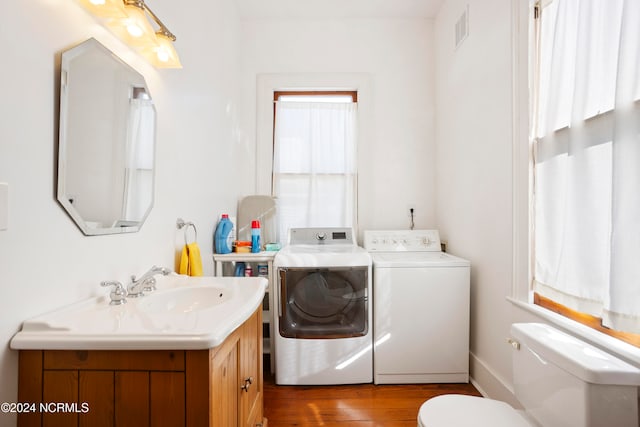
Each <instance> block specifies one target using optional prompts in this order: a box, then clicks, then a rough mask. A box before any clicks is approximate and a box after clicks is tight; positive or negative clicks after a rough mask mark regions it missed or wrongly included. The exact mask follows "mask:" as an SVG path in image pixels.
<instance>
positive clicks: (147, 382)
mask: <svg viewBox="0 0 640 427" xmlns="http://www.w3.org/2000/svg"><path fill="white" fill-rule="evenodd" d="M261 332H262V309H258V310H256V311H255V312H254V314H253V315H252V316H251V317H250V318H249V319H248V320H247V321H246V322H245V323H243V324H242V326H240V327H239V328H238V329H236V330H235V331H234V332H233V333H232V334H231V335H230V336H229V337H227V339H226V340H225V341H224V342H223V343H222V344H221V345H219V346H217V347H215V348H211V349H208V350H183V351H180V350H21V351H20V362H19V380H18V401H19V402H24V403H27V402H29V403H34V404H36V405H37V407H36V411H34V412H33V413H22V414H19V415H18V425H19V426H41V425H47V426H64V427H70V426H81V425H88V426H89V425H90V426H123V425H131V426H142V425H151V426H160V425H164V426H176V427H177V426H219V427H231V426H239V427H240V426H257V425H262V423H263V420H262V397H263V396H262V357H261V356H262V333H261ZM41 402H42V403H44V404H45V405H48V406H50V408H48V409H50V410H51V412H50V413H44V411H42V410H40V403H41ZM59 402H65V403H71V404H72V405H71V407H67V408H62V409H61V410H60V409H59V408H57V407H56V406H53V405H51V404H52V403H55V404H57V403H59ZM73 404H75V405H73ZM43 409H44V408H43Z"/></svg>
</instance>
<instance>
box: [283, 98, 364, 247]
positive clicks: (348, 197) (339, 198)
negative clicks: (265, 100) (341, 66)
mask: <svg viewBox="0 0 640 427" xmlns="http://www.w3.org/2000/svg"><path fill="white" fill-rule="evenodd" d="M274 102H275V107H274V108H275V110H274V136H273V141H274V147H273V176H272V183H273V186H272V194H273V196H274V197H276V198H277V199H278V222H279V224H278V233H279V236H280V240H286V236H287V234H288V230H289V228H291V227H322V226H327V227H329V226H330V227H354V228H355V227H356V213H357V203H356V189H357V170H356V169H357V168H356V134H357V93H356V92H275V93H274Z"/></svg>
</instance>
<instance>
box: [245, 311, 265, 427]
mask: <svg viewBox="0 0 640 427" xmlns="http://www.w3.org/2000/svg"><path fill="white" fill-rule="evenodd" d="M261 332H262V311H261V310H260V308H258V310H257V311H256V312H255V313H254V314H253V315H252V316H251V317H250V318H249V319H248V320H247V321H246V322H245V324H244V326H243V330H242V341H241V351H242V354H241V368H240V381H241V393H240V404H241V408H240V410H241V412H240V414H241V415H240V416H241V425H242V426H243V427H249V426H251V427H253V426H255V425H256V423H257V422H258V421H260V422H261V421H262V334H261Z"/></svg>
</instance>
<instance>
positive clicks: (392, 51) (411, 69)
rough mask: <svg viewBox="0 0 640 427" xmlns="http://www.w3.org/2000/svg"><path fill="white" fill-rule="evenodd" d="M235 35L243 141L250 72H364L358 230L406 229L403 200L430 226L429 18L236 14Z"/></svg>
mask: <svg viewBox="0 0 640 427" xmlns="http://www.w3.org/2000/svg"><path fill="white" fill-rule="evenodd" d="M241 34H242V36H241V43H240V46H241V48H240V51H241V52H242V59H241V67H240V71H241V82H242V83H241V84H242V90H241V96H242V98H241V99H242V107H243V108H242V115H241V117H242V126H241V127H242V129H243V130H244V131H245V133H244V134H243V140H245V141H247V145H250V144H253V143H254V141H255V138H256V128H255V123H256V79H257V76H258V75H261V74H265V73H276V74H277V73H297V74H298V77H299V76H300V74H304V73H314V74H323V73H327V74H333V73H366V74H368V75H369V76H370V82H371V97H370V100H371V106H370V109H369V112H368V114H370V117H371V120H370V123H371V124H372V126H371V129H367V132H366V137H363V138H361V139H360V141H359V150H360V156H359V157H360V159H361V162H360V164H359V173H358V185H359V207H358V210H359V228H360V230H365V229H374V228H378V229H381V228H408V227H409V217H408V207H409V205H410V204H412V205H415V213H416V226H417V227H432V226H434V225H435V205H434V201H435V192H434V191H435V185H434V178H435V170H434V167H435V157H434V155H435V145H434V100H435V93H434V87H433V78H434V71H435V69H434V54H433V49H434V47H433V22H432V21H431V20H424V19H417V18H416V19H375V18H371V19H353V18H352V19H348V18H345V19H305V18H297V19H243V20H242V21H241ZM252 156H254V157H252V158H253V159H254V161H255V154H254V153H252ZM252 178H253V176H250V175H248V176H245V178H244V179H246V180H247V185H250V184H253V182H252V181H251V179H252ZM257 190H258V189H257V188H256V191H257Z"/></svg>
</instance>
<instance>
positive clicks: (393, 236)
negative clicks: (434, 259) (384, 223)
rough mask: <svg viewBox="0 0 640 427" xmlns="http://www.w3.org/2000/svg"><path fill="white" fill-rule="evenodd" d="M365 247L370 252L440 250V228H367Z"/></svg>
mask: <svg viewBox="0 0 640 427" xmlns="http://www.w3.org/2000/svg"><path fill="white" fill-rule="evenodd" d="M364 248H365V249H366V250H367V251H369V252H440V251H442V248H441V247H440V233H438V230H366V231H365V232H364Z"/></svg>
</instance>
